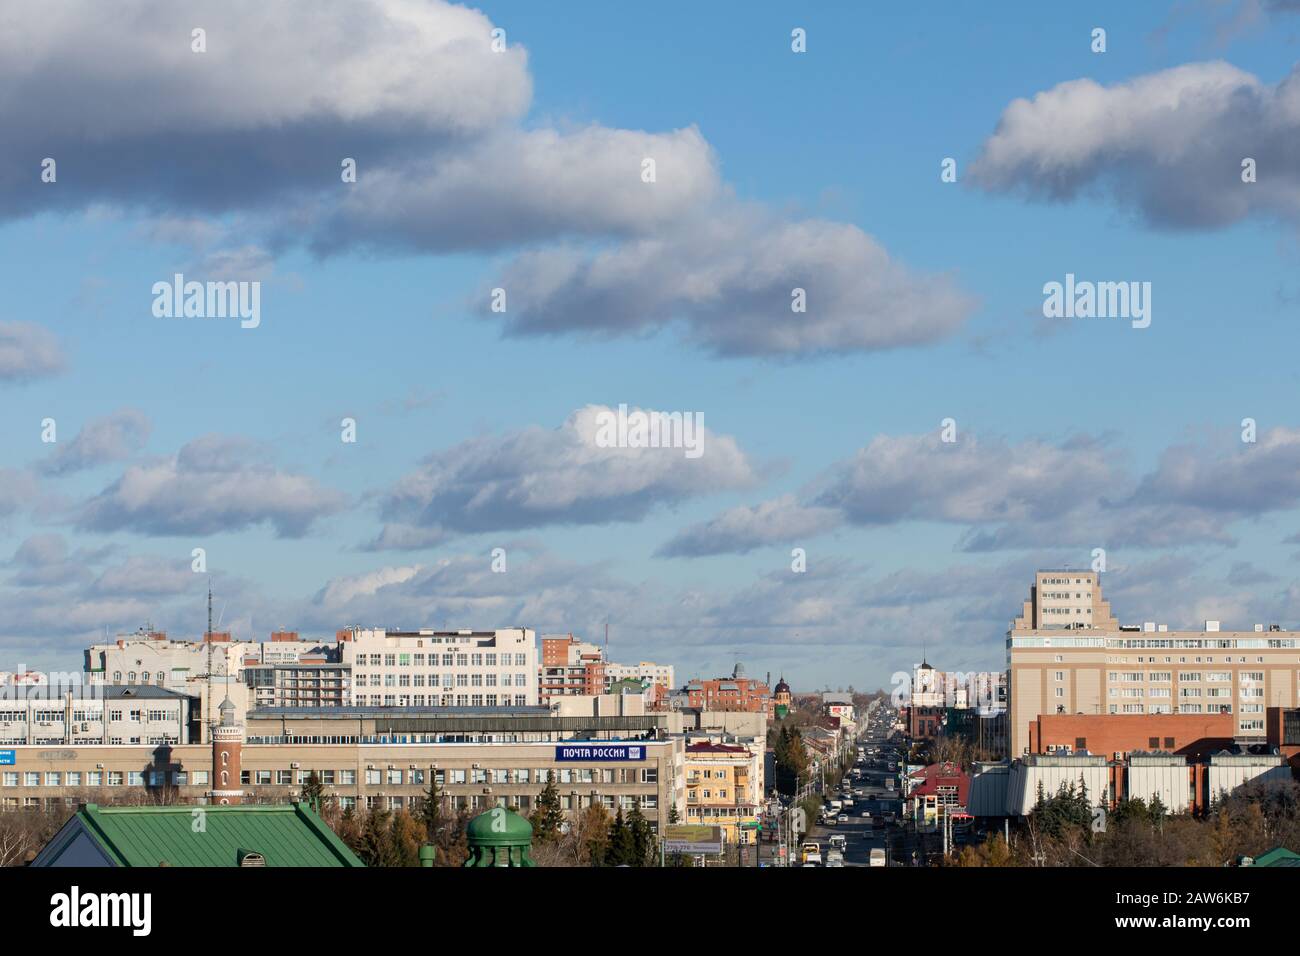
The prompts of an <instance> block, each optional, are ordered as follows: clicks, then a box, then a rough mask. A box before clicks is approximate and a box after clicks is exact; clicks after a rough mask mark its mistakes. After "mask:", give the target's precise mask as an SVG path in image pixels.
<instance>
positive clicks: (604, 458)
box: [372, 405, 756, 547]
mask: <svg viewBox="0 0 1300 956" xmlns="http://www.w3.org/2000/svg"><path fill="white" fill-rule="evenodd" d="M631 411H636V409H632V410H631ZM602 413H610V414H612V413H613V412H612V410H611V409H609V408H607V407H605V406H601V405H588V406H585V407H584V408H581V409H578V410H577V411H575V412H574V413H573V414H571V415H570V416H569V418H568V419H567V420H566V421H565V423H564V424H563V425H562V426H561V427H559V428H556V429H544V428H536V427H534V428H527V429H524V430H522V431H517V432H511V433H509V434H507V435H503V436H500V437H486V438H475V439H471V440H469V441H465V442H462V443H460V444H459V445H456V446H454V447H452V448H450V449H447V450H446V451H440V452H435V453H433V454H431V455H429V456H428V457H427V458H425V459H424V461H423V462H422V463H421V466H420V468H419V469H418V470H416V471H415V472H413V473H411V474H409V475H407V476H405V477H403V478H402V479H401V480H399V481H398V482H397V483H396V484H395V485H394V486H393V487H392V488H391V489H390V490H389V491H388V492H387V494H386V495H385V496H384V498H383V502H382V505H381V514H382V516H383V517H384V519H385V520H386V521H388V522H389V523H390V524H389V527H388V528H386V529H385V531H384V533H383V535H382V536H381V538H380V539H378V540H377V541H376V542H374V543H372V547H377V546H379V545H380V544H381V543H382V542H383V541H384V540H385V539H388V540H391V541H396V542H401V541H403V540H411V539H410V538H409V537H408V536H410V535H411V534H412V531H411V529H417V530H418V531H421V532H424V533H421V534H415V536H414V539H413V540H415V541H416V542H424V541H426V540H428V538H427V532H428V531H430V530H433V531H435V532H441V531H445V532H449V533H460V534H473V533H477V532H484V531H503V530H519V529H526V528H539V527H544V526H547V525H566V524H567V525H584V524H606V523H609V522H616V521H635V520H639V519H640V518H642V517H644V516H645V515H646V514H648V513H649V512H650V511H652V510H653V509H654V508H656V507H659V506H662V505H665V504H671V503H674V502H677V501H682V500H685V499H687V498H692V497H695V496H699V495H705V494H710V493H713V492H715V491H719V490H723V489H727V488H742V487H746V486H748V485H750V484H752V483H753V481H754V480H755V477H756V476H755V472H754V469H753V466H752V465H751V463H750V461H749V459H748V458H747V457H746V455H745V454H744V452H742V451H741V450H740V447H739V446H738V445H737V444H736V442H735V439H733V438H731V437H729V436H726V435H720V434H718V433H716V432H712V431H709V430H708V429H707V428H706V429H704V431H703V435H702V445H701V447H702V449H703V453H702V454H701V455H700V456H699V457H698V458H688V457H686V454H685V453H684V450H683V449H681V448H604V447H600V446H599V445H598V444H597V433H598V428H599V421H600V416H601V415H602ZM436 539H437V538H436V536H435V538H434V540H436Z"/></svg>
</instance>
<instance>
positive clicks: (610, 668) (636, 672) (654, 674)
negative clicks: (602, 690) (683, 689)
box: [605, 661, 677, 691]
mask: <svg viewBox="0 0 1300 956" xmlns="http://www.w3.org/2000/svg"><path fill="white" fill-rule="evenodd" d="M629 678H630V679H632V680H641V681H646V680H648V681H650V683H652V684H658V685H659V686H660V687H662V688H663V689H664V690H665V691H670V690H672V689H673V688H675V687H676V686H677V683H676V680H675V678H674V676H673V666H672V665H671V664H656V663H655V662H654V661H639V662H637V663H635V664H606V665H605V687H606V688H608V687H610V686H611V685H613V684H614V683H616V682H618V681H621V680H627V679H629Z"/></svg>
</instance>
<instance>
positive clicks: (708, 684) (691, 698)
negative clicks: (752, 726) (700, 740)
mask: <svg viewBox="0 0 1300 956" xmlns="http://www.w3.org/2000/svg"><path fill="white" fill-rule="evenodd" d="M683 691H684V692H685V694H686V706H688V707H692V708H695V709H697V710H743V711H749V712H751V713H761V714H765V715H769V716H770V715H771V713H772V691H771V690H770V689H769V688H768V686H767V685H766V684H764V683H763V682H762V681H760V680H752V679H750V678H749V677H746V676H745V665H743V664H737V665H736V667H735V669H734V670H733V671H732V675H731V676H730V677H719V678H716V679H713V680H698V679H697V680H693V681H690V682H689V683H687V685H686V686H685V687H684V688H683Z"/></svg>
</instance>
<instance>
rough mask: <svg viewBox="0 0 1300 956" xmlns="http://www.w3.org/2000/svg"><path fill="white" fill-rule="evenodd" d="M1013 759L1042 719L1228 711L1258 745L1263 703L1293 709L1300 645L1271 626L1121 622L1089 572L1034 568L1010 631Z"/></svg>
mask: <svg viewBox="0 0 1300 956" xmlns="http://www.w3.org/2000/svg"><path fill="white" fill-rule="evenodd" d="M1007 667H1008V671H1009V673H1010V691H1009V706H1010V711H1011V754H1012V755H1013V756H1014V755H1020V754H1024V753H1027V752H1028V751H1029V749H1030V740H1029V728H1030V725H1031V723H1032V722H1033V721H1034V720H1035V719H1037V718H1038V717H1039V716H1040V715H1042V714H1082V715H1089V714H1202V715H1203V714H1218V713H1227V714H1231V715H1232V716H1233V718H1234V724H1235V726H1234V734H1233V736H1234V738H1236V739H1237V740H1241V741H1249V740H1252V739H1253V740H1262V739H1263V738H1264V735H1265V726H1264V712H1265V709H1266V708H1267V707H1295V706H1296V703H1297V699H1298V690H1300V644H1298V643H1297V640H1296V637H1295V635H1294V634H1292V633H1290V632H1287V631H1283V630H1281V628H1279V627H1277V626H1276V625H1270V626H1269V627H1268V628H1267V629H1265V626H1264V625H1259V624H1257V625H1255V628H1254V630H1253V631H1222V630H1220V629H1219V623H1218V622H1217V621H1206V622H1205V630H1204V631H1170V630H1169V629H1168V628H1167V627H1165V626H1164V625H1158V624H1156V623H1154V622H1148V623H1145V624H1143V625H1142V626H1141V627H1138V626H1122V625H1119V624H1118V623H1117V622H1116V620H1115V618H1114V617H1113V616H1112V615H1111V613H1110V606H1109V604H1108V603H1107V602H1106V601H1104V600H1102V597H1101V585H1100V583H1099V581H1098V574H1097V573H1096V572H1092V571H1039V572H1038V573H1037V575H1036V576H1035V581H1034V585H1033V587H1032V588H1031V591H1030V599H1029V600H1028V601H1026V602H1025V603H1024V608H1023V612H1022V614H1021V616H1020V617H1017V618H1016V619H1015V620H1014V621H1013V623H1012V627H1011V630H1009V631H1008V632H1007Z"/></svg>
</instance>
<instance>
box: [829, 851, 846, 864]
mask: <svg viewBox="0 0 1300 956" xmlns="http://www.w3.org/2000/svg"><path fill="white" fill-rule="evenodd" d="M826 865H827V866H843V865H844V854H843V853H841V852H840V851H839V850H827V851H826Z"/></svg>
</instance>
